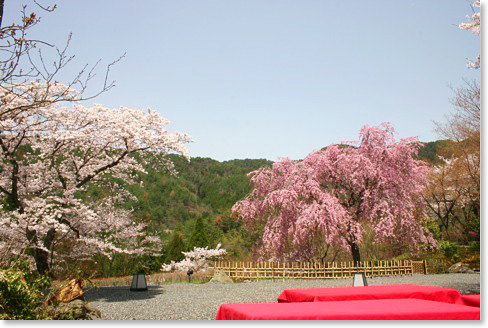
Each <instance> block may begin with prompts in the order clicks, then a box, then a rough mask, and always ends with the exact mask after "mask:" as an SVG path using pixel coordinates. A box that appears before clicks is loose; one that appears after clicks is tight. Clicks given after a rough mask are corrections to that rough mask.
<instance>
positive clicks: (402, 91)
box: [4, 0, 480, 161]
mask: <svg viewBox="0 0 488 328" xmlns="http://www.w3.org/2000/svg"><path fill="white" fill-rule="evenodd" d="M20 2H21V1H17V0H15V1H14V0H6V8H5V10H6V12H5V19H4V23H8V22H10V21H12V19H13V17H17V16H16V15H17V14H18V11H19V9H20V8H19V3H20ZM23 2H26V3H29V1H28V0H25V1H23ZM40 3H43V4H52V3H56V1H48V0H40ZM57 3H58V9H57V10H56V11H55V12H54V13H50V14H49V13H40V15H41V16H42V18H43V20H42V22H41V24H40V25H39V26H38V28H37V29H36V33H35V34H34V35H35V36H38V37H40V38H42V39H43V40H48V41H50V42H52V43H55V44H58V45H62V44H63V42H64V40H66V38H67V35H68V33H69V32H73V40H72V43H71V47H70V52H71V53H72V54H75V55H76V59H75V61H74V62H73V63H72V64H71V65H70V66H69V67H67V68H66V69H65V71H64V74H65V77H67V76H73V75H74V74H75V73H76V72H77V71H78V70H79V69H80V67H81V66H82V65H83V64H85V63H91V64H93V63H95V62H96V61H97V60H98V59H100V58H101V59H102V65H107V64H108V63H109V62H111V61H112V60H114V59H116V58H118V57H119V56H120V55H122V54H123V53H124V52H127V56H126V58H125V59H124V60H123V61H122V62H120V63H119V64H118V65H116V66H115V67H114V68H113V70H112V75H111V76H112V78H113V79H115V80H116V81H117V86H116V88H114V89H112V90H111V91H110V92H108V93H106V94H103V95H102V96H100V97H99V98H98V99H96V100H95V102H97V103H101V104H104V105H105V106H107V107H118V106H121V105H124V106H128V107H131V108H137V109H145V108H148V107H150V108H152V109H155V110H157V111H159V112H160V113H161V114H162V115H163V116H164V117H166V118H168V119H169V120H170V121H171V124H170V126H169V131H171V132H174V131H181V132H186V133H188V134H190V135H191V136H192V137H193V138H194V140H195V142H194V143H193V144H191V145H189V149H190V153H191V156H193V157H196V156H201V157H211V158H214V159H217V160H220V161H222V160H229V159H234V158H267V159H270V160H277V159H278V158H279V157H290V158H292V159H301V158H304V157H305V156H306V155H307V154H308V153H310V152H311V151H313V150H315V149H319V148H321V147H323V146H326V145H329V144H331V143H338V142H341V141H344V140H357V138H358V131H359V129H360V128H361V127H362V126H363V125H364V124H368V125H378V124H380V123H382V122H392V123H393V125H394V126H395V128H396V130H397V131H398V137H409V136H418V137H419V138H420V140H422V141H432V140H436V139H438V136H437V135H436V133H435V132H434V124H433V122H432V121H433V120H437V121H443V120H444V116H445V115H446V114H448V113H449V112H450V111H451V110H452V106H451V105H450V103H449V98H451V97H452V96H453V93H452V91H451V90H450V89H449V87H448V85H449V84H452V85H453V86H460V85H461V84H462V79H463V78H465V79H472V78H477V79H479V74H480V72H479V71H469V70H467V69H466V66H465V63H466V59H467V58H475V57H476V55H477V54H478V53H479V51H480V39H479V37H476V36H474V35H472V34H471V33H470V32H467V31H462V30H459V29H458V28H457V27H456V24H458V23H460V22H462V21H465V15H466V14H470V11H471V9H470V3H471V1H466V0H429V1H426V0H416V1H408V0H402V1H391V0H387V1H386V0H385V1H380V0H369V1H359V0H354V1H342V0H334V1H332V0H330V1H326V0H320V1H319V0H317V1H312V0H294V1H289V0H234V1H233V0H174V1H161V0H152V1H149V0H139V1H123V0H117V1H115V0H104V1H96V0H84V1H57ZM102 73H103V67H100V69H99V74H102ZM92 86H95V87H96V86H100V81H94V82H93V84H92Z"/></svg>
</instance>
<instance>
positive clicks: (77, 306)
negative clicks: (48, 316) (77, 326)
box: [55, 298, 102, 320]
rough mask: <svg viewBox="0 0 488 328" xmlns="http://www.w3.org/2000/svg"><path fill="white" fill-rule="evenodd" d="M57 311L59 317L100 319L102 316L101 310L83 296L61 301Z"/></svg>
mask: <svg viewBox="0 0 488 328" xmlns="http://www.w3.org/2000/svg"><path fill="white" fill-rule="evenodd" d="M55 311H56V318H57V319H64V320H66V319H71V320H100V319H101V318H102V314H101V312H100V310H98V309H97V308H95V307H93V306H91V305H88V304H87V303H86V302H85V301H84V300H82V299H81V298H77V299H75V300H73V301H71V302H69V303H59V305H58V307H57V308H56V310H55Z"/></svg>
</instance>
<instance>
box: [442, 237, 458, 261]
mask: <svg viewBox="0 0 488 328" xmlns="http://www.w3.org/2000/svg"><path fill="white" fill-rule="evenodd" d="M439 246H440V248H441V250H442V252H443V253H444V256H445V257H446V258H448V259H449V260H450V261H451V262H458V261H459V244H458V243H456V242H450V241H447V240H441V241H440V242H439Z"/></svg>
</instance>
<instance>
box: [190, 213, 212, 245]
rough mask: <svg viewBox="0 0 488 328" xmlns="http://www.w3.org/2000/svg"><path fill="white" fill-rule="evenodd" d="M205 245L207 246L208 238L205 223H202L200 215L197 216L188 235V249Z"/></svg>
mask: <svg viewBox="0 0 488 328" xmlns="http://www.w3.org/2000/svg"><path fill="white" fill-rule="evenodd" d="M206 246H208V239H207V234H206V228H205V224H204V223H203V219H202V217H198V218H197V220H196V222H195V226H194V227H193V232H192V233H191V236H190V249H193V247H206Z"/></svg>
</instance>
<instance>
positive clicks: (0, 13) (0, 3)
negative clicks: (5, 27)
mask: <svg viewBox="0 0 488 328" xmlns="http://www.w3.org/2000/svg"><path fill="white" fill-rule="evenodd" d="M4 3H5V0H0V27H2V21H3V7H4Z"/></svg>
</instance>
